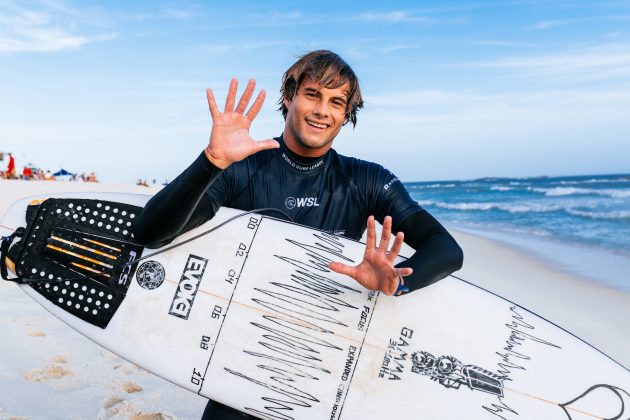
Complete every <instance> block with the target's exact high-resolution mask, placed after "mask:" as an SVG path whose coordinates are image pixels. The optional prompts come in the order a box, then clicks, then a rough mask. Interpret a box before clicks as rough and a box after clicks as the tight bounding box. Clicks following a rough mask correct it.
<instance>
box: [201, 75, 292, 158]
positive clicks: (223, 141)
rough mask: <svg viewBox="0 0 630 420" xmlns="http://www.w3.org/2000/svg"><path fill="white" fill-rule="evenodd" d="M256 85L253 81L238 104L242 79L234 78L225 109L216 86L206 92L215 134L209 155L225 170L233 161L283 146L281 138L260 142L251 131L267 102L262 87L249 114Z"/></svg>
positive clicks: (207, 154) (212, 134)
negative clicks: (220, 105) (214, 90)
mask: <svg viewBox="0 0 630 420" xmlns="http://www.w3.org/2000/svg"><path fill="white" fill-rule="evenodd" d="M255 87H256V81H255V80H250V81H249V83H247V87H246V88H245V91H244V92H243V95H242V96H241V99H240V100H239V102H238V105H236V91H237V89H238V81H237V80H236V79H232V81H231V82H230V88H229V91H228V95H227V99H226V101H225V109H224V111H223V112H220V111H219V109H218V108H217V104H216V101H215V99H214V94H213V93H212V89H208V90H207V91H206V96H207V98H208V107H209V108H210V115H211V116H212V133H211V134H210V142H209V144H208V146H207V147H206V149H205V154H206V156H207V157H208V159H209V160H210V162H212V163H213V164H214V165H215V166H217V167H219V168H221V169H225V168H227V167H228V166H230V165H231V164H232V163H234V162H238V161H240V160H242V159H245V158H246V157H248V156H250V155H253V154H254V153H257V152H259V151H261V150H266V149H272V148H276V147H279V146H280V145H279V144H278V142H277V141H275V140H272V139H269V140H260V141H256V140H254V139H253V138H252V137H251V136H250V134H249V128H250V126H251V124H252V121H254V119H255V118H256V116H257V115H258V112H259V111H260V109H261V108H262V105H263V102H264V101H265V91H264V90H261V91H260V93H259V94H258V96H257V97H256V100H255V101H254V103H253V104H252V106H251V108H250V109H249V111H247V113H245V110H246V109H247V106H248V104H249V101H250V100H251V98H252V95H253V93H254V88H255ZM235 105H236V108H235Z"/></svg>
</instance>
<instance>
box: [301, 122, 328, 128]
mask: <svg viewBox="0 0 630 420" xmlns="http://www.w3.org/2000/svg"><path fill="white" fill-rule="evenodd" d="M306 122H307V123H308V125H312V126H313V127H315V128H326V127H328V126H327V125H326V124H318V123H316V122H313V121H308V120H306Z"/></svg>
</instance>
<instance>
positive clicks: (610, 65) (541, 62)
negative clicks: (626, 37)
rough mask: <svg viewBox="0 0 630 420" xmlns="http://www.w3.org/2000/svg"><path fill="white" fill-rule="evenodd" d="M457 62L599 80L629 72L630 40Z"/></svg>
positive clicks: (479, 66)
mask: <svg viewBox="0 0 630 420" xmlns="http://www.w3.org/2000/svg"><path fill="white" fill-rule="evenodd" d="M457 66H462V67H477V68H494V69H501V70H513V71H517V72H521V74H525V75H530V76H540V77H543V76H553V75H560V76H562V77H566V76H574V77H577V78H579V79H581V80H601V79H607V78H617V77H627V76H630V44H604V45H598V46H593V47H589V48H586V49H584V50H582V51H577V52H570V53H554V54H547V55H535V56H521V57H508V58H502V59H497V60H489V61H481V62H469V63H463V64H460V65H457Z"/></svg>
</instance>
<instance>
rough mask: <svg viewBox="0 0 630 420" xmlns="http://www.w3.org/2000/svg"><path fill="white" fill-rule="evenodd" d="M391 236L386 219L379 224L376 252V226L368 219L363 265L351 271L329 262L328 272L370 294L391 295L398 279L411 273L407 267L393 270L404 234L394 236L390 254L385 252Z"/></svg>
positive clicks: (350, 268) (387, 219)
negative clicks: (373, 291) (345, 279)
mask: <svg viewBox="0 0 630 420" xmlns="http://www.w3.org/2000/svg"><path fill="white" fill-rule="evenodd" d="M391 233H392V218H391V217H389V216H387V217H385V220H384V221H383V231H382V232H381V241H380V244H379V246H378V248H377V247H376V225H375V223H374V216H370V217H369V218H368V222H367V241H366V244H365V253H364V254H363V261H361V263H359V265H357V266H355V267H353V266H350V265H346V264H343V263H340V262H332V263H330V264H329V265H328V268H330V269H331V270H332V271H334V272H337V273H341V274H345V275H347V276H350V277H352V278H353V279H355V280H356V281H358V282H359V283H360V284H361V285H362V286H364V287H366V288H368V289H370V290H378V291H381V292H383V293H385V294H387V295H393V294H394V293H395V292H396V289H397V288H398V283H399V278H400V277H405V276H408V275H410V274H411V273H412V272H413V269H411V268H409V267H402V268H396V267H394V263H395V261H396V258H397V257H398V253H399V252H400V248H401V247H402V244H403V240H404V234H403V233H402V232H399V233H397V234H396V238H395V239H394V244H393V245H392V248H391V249H390V251H389V252H387V246H388V245H389V241H390V239H391Z"/></svg>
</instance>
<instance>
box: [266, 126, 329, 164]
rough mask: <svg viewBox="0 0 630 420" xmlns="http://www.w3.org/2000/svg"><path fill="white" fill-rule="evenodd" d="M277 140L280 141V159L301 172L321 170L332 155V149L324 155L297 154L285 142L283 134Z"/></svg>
mask: <svg viewBox="0 0 630 420" xmlns="http://www.w3.org/2000/svg"><path fill="white" fill-rule="evenodd" d="M276 140H277V141H278V143H280V149H279V156H280V159H281V160H282V161H283V162H284V163H285V164H286V165H288V166H289V167H290V168H291V169H293V170H295V171H297V172H300V173H315V172H319V171H321V170H322V169H323V168H324V167H325V166H326V162H327V158H328V156H330V151H331V149H329V150H328V151H327V152H326V153H325V154H324V155H322V156H319V157H315V158H310V157H305V156H299V155H296V154H295V153H293V152H292V151H291V150H289V148H288V147H287V145H286V144H285V143H284V137H283V136H282V135H281V136H280V137H277V138H276Z"/></svg>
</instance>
